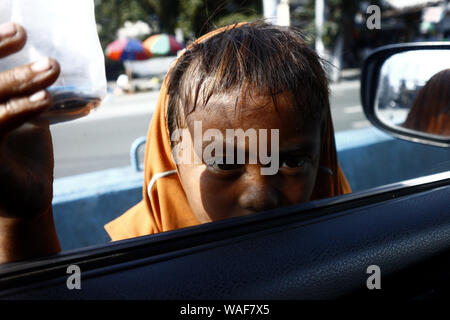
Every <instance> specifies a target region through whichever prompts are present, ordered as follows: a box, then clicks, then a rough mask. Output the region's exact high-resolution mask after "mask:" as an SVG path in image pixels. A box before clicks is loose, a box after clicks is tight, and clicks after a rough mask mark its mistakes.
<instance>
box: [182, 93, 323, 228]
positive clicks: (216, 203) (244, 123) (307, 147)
mask: <svg viewBox="0 0 450 320" xmlns="http://www.w3.org/2000/svg"><path fill="white" fill-rule="evenodd" d="M237 94H238V93H237V92H231V93H228V94H223V95H213V96H212V97H211V98H210V100H209V101H208V103H207V105H206V106H205V107H204V108H199V109H197V110H196V111H195V112H193V113H191V114H190V115H189V116H188V118H187V120H188V129H189V133H190V134H189V137H188V140H189V139H190V141H189V142H190V143H191V144H192V146H193V145H194V139H193V138H192V137H193V136H194V122H195V121H197V124H198V123H199V122H198V121H201V126H202V131H203V132H205V131H206V130H208V129H218V130H219V131H220V132H222V134H223V137H226V130H227V129H234V130H237V129H242V130H243V131H244V132H246V131H247V130H249V129H254V130H253V132H256V133H257V141H258V145H259V144H261V143H263V145H264V146H266V147H267V150H268V152H269V153H268V154H269V155H270V157H271V158H272V160H273V159H274V158H273V157H274V156H278V157H279V158H278V159H279V167H278V166H277V173H276V174H272V175H264V174H262V171H261V169H262V168H267V167H269V166H270V164H269V165H267V162H266V163H265V165H264V164H262V162H263V161H260V159H259V158H258V160H257V161H256V163H255V162H254V161H253V162H250V161H248V160H249V158H248V157H249V156H248V153H249V150H251V149H250V148H251V147H252V146H251V145H250V143H249V139H245V140H244V141H245V142H244V144H245V147H244V149H245V152H246V157H245V163H244V164H236V157H235V159H234V161H235V162H234V163H235V164H212V165H207V164H206V163H205V161H202V163H201V164H195V163H193V164H187V163H181V164H179V165H178V173H179V177H180V180H181V183H182V185H183V189H184V191H185V193H186V196H187V199H188V201H189V204H190V206H191V208H192V210H193V212H194V214H195V215H196V217H197V218H198V219H199V221H200V222H201V223H205V222H211V221H216V220H221V219H225V218H230V217H236V216H242V215H247V214H250V213H254V212H257V211H264V210H269V209H273V208H277V207H283V206H288V205H292V204H296V203H300V202H306V201H309V200H310V197H311V194H312V191H313V189H314V185H315V180H316V176H317V170H318V163H319V158H320V132H321V130H320V122H319V121H315V120H309V121H304V122H305V123H303V121H302V120H301V119H302V118H303V117H302V116H301V111H300V110H298V109H299V108H295V107H294V106H292V104H291V102H290V99H289V98H287V97H286V95H278V96H277V98H276V102H277V103H276V106H275V104H274V102H273V100H272V98H271V97H270V96H259V97H251V94H252V91H251V90H247V91H246V92H244V93H242V94H241V95H240V99H239V103H238V105H237V106H236V107H235V102H236V96H237ZM253 95H255V94H254V92H253ZM260 129H267V139H265V137H264V136H263V135H261V133H260V132H261V131H260ZM271 129H278V130H279V139H278V141H275V143H278V148H279V152H277V151H276V150H277V148H275V146H273V143H274V140H271V135H272V132H274V130H271ZM207 145H208V143H205V142H203V143H202V148H203V151H204V150H205V147H206V146H207ZM236 145H237V143H235V147H236ZM242 146H244V145H242ZM191 150H194V148H191ZM223 150H224V152H225V150H226V148H225V147H224V148H223ZM241 150H242V148H241ZM259 150H260V149H259V147H258V152H259ZM190 152H191V153H192V152H194V151H190ZM236 152H238V151H237V150H236V148H235V149H234V153H236ZM274 152H276V153H277V155H276V154H274ZM227 155H228V154H227ZM200 158H203V157H202V156H201V157H200ZM221 158H222V157H221ZM203 160H205V159H203Z"/></svg>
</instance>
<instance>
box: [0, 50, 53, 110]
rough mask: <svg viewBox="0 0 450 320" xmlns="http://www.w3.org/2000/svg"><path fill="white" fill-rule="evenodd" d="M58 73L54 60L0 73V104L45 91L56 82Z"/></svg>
mask: <svg viewBox="0 0 450 320" xmlns="http://www.w3.org/2000/svg"><path fill="white" fill-rule="evenodd" d="M59 71H60V69H59V64H58V63H57V62H56V61H55V60H53V59H50V58H44V59H43V60H39V61H37V62H34V63H32V64H28V65H25V66H20V67H17V68H14V69H11V70H7V71H5V72H2V73H0V103H1V102H6V101H7V100H8V99H11V97H18V96H25V95H30V94H32V93H34V92H36V91H39V90H41V89H45V88H46V87H48V86H50V85H51V84H52V83H53V82H55V81H56V79H57V78H58V76H59Z"/></svg>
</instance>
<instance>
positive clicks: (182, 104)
mask: <svg viewBox="0 0 450 320" xmlns="http://www.w3.org/2000/svg"><path fill="white" fill-rule="evenodd" d="M248 86H250V87H251V92H255V90H256V94H259V95H270V96H271V97H272V99H273V101H274V102H275V96H276V95H277V94H280V93H288V94H290V96H291V101H292V103H293V105H294V106H295V107H297V108H299V109H300V110H301V111H302V114H303V116H304V119H307V121H309V122H310V121H311V120H310V119H311V117H313V118H314V119H316V120H317V121H322V120H323V119H324V118H325V117H324V115H325V112H326V111H327V110H329V92H328V81H327V77H326V75H325V72H324V69H323V68H322V65H321V60H320V58H319V57H318V56H317V54H316V53H315V51H314V50H312V49H311V48H310V47H309V46H308V44H307V43H306V42H305V40H304V37H303V35H302V33H301V32H300V31H299V30H298V29H295V28H292V27H280V26H275V25H271V24H268V23H264V22H253V23H247V24H241V25H235V26H233V27H230V28H229V29H227V30H225V31H223V32H220V33H218V34H217V35H214V36H212V37H211V38H209V39H207V40H205V41H202V42H200V43H197V44H194V45H192V46H191V47H188V48H187V49H186V51H185V52H184V54H183V55H182V56H181V57H180V58H179V59H178V62H177V63H176V65H175V66H174V67H173V69H172V70H171V72H170V74H169V75H168V93H169V102H168V127H169V132H170V133H172V132H173V131H174V130H175V129H176V128H184V127H186V122H185V119H186V117H188V115H189V114H190V113H192V112H193V111H195V110H196V108H197V107H204V106H205V105H206V104H207V102H208V100H209V98H210V97H211V96H212V95H213V94H218V93H219V94H223V93H226V92H229V91H231V90H235V89H237V90H238V92H241V90H245V87H248ZM238 99H239V97H236V105H237V103H238ZM275 105H276V104H275Z"/></svg>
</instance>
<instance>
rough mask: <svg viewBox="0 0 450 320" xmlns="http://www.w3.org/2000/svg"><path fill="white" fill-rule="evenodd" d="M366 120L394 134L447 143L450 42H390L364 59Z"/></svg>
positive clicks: (449, 137) (449, 142) (449, 139)
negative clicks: (391, 43)
mask: <svg viewBox="0 0 450 320" xmlns="http://www.w3.org/2000/svg"><path fill="white" fill-rule="evenodd" d="M361 101H362V105H363V109H364V113H365V114H366V117H367V118H368V120H369V121H370V122H371V123H372V124H373V125H374V126H375V127H377V128H379V129H381V130H383V131H386V132H388V133H390V134H392V135H393V136H395V137H398V138H401V139H405V140H410V141H414V142H419V143H424V144H429V145H434V146H440V147H447V148H448V147H450V42H424V43H406V44H398V45H389V46H384V47H380V48H378V49H376V50H375V51H373V52H372V53H371V54H370V55H369V56H368V57H367V58H366V60H365V61H364V65H363V70H362V78H361Z"/></svg>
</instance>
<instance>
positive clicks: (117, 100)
mask: <svg viewBox="0 0 450 320" xmlns="http://www.w3.org/2000/svg"><path fill="white" fill-rule="evenodd" d="M371 5H376V6H377V7H378V8H379V9H380V10H379V13H380V15H379V18H380V19H379V21H378V22H379V25H378V26H377V23H376V22H377V21H376V18H377V16H376V11H370V12H368V8H369V6H371ZM95 8H96V19H97V26H98V32H99V37H100V41H101V44H102V47H103V49H104V51H105V55H106V58H105V66H106V75H107V79H108V95H107V97H106V98H105V99H104V101H103V102H102V105H101V106H100V107H99V108H98V109H97V110H94V111H93V112H92V113H91V114H90V115H88V116H86V117H84V118H80V119H77V120H74V121H70V122H66V123H60V124H56V125H52V126H51V131H52V135H53V143H54V150H55V178H59V177H65V176H70V175H75V174H80V173H87V172H93V171H98V170H103V169H108V168H114V167H123V166H128V165H129V164H130V155H129V153H130V146H131V144H132V142H133V141H134V140H135V139H136V138H138V137H140V136H145V135H146V133H147V129H148V125H149V123H150V120H151V117H152V113H153V110H154V107H155V105H156V101H157V99H158V94H159V88H160V85H161V82H162V80H163V78H164V75H165V73H166V72H167V70H168V68H169V66H170V63H171V62H172V61H174V59H175V58H176V54H177V53H176V52H170V50H168V52H167V53H158V52H159V51H157V50H159V49H161V47H164V46H163V45H159V47H158V46H157V45H155V43H158V41H159V42H161V43H162V41H163V40H164V39H163V38H162V37H161V36H160V35H170V36H172V37H173V39H174V40H171V41H172V42H171V43H173V41H176V42H177V43H179V44H181V45H182V46H185V45H186V44H188V43H189V41H192V40H194V39H196V38H198V37H200V36H201V35H203V34H205V33H207V32H208V31H210V30H212V29H215V28H216V27H219V26H222V25H226V24H230V23H233V22H240V21H251V20H255V19H263V18H264V19H266V20H268V21H271V22H272V23H275V24H279V25H291V26H295V27H299V28H301V29H302V30H304V32H305V35H306V36H307V41H308V43H309V44H310V45H311V46H312V47H314V48H315V49H316V51H317V52H318V53H319V54H320V55H321V56H322V57H323V58H325V59H326V60H328V61H330V62H331V63H332V64H333V65H334V68H332V69H330V70H329V73H328V76H329V79H330V91H331V97H330V101H331V111H332V117H333V122H334V127H335V131H343V130H352V129H357V128H363V127H367V126H370V124H369V122H368V121H367V120H366V118H365V116H364V113H363V111H362V108H361V102H360V94H359V89H360V81H359V79H360V67H361V64H362V62H363V60H364V58H365V57H366V56H367V54H368V53H370V52H371V51H372V50H374V49H375V48H377V47H379V46H382V45H386V44H392V43H401V42H414V41H441V40H449V38H450V12H449V1H426V0H374V1H370V3H369V2H368V1H359V0H348V1H347V0H346V1H344V0H289V1H288V0H271V1H266V0H264V1H263V0H242V1H237V0H226V1H212V0H129V1H117V0H96V1H95ZM374 14H375V16H374ZM373 19H375V20H373ZM368 20H370V21H371V24H370V25H369V24H368ZM371 26H372V27H371ZM373 26H375V28H373ZM152 35H157V36H158V37H159V38H157V40H152V41H147V49H148V50H154V52H153V53H149V54H148V56H147V57H145V59H143V60H142V59H132V58H130V56H128V57H127V58H123V59H112V58H108V53H109V51H108V50H109V49H108V50H107V48H108V45H109V44H111V43H112V42H114V41H115V40H117V39H136V40H138V41H141V42H142V43H143V44H144V47H145V44H146V42H145V40H146V39H148V38H149V37H151V36H152ZM154 39H155V38H154ZM148 43H150V44H148ZM157 47H158V48H157ZM147 49H146V50H147Z"/></svg>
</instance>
